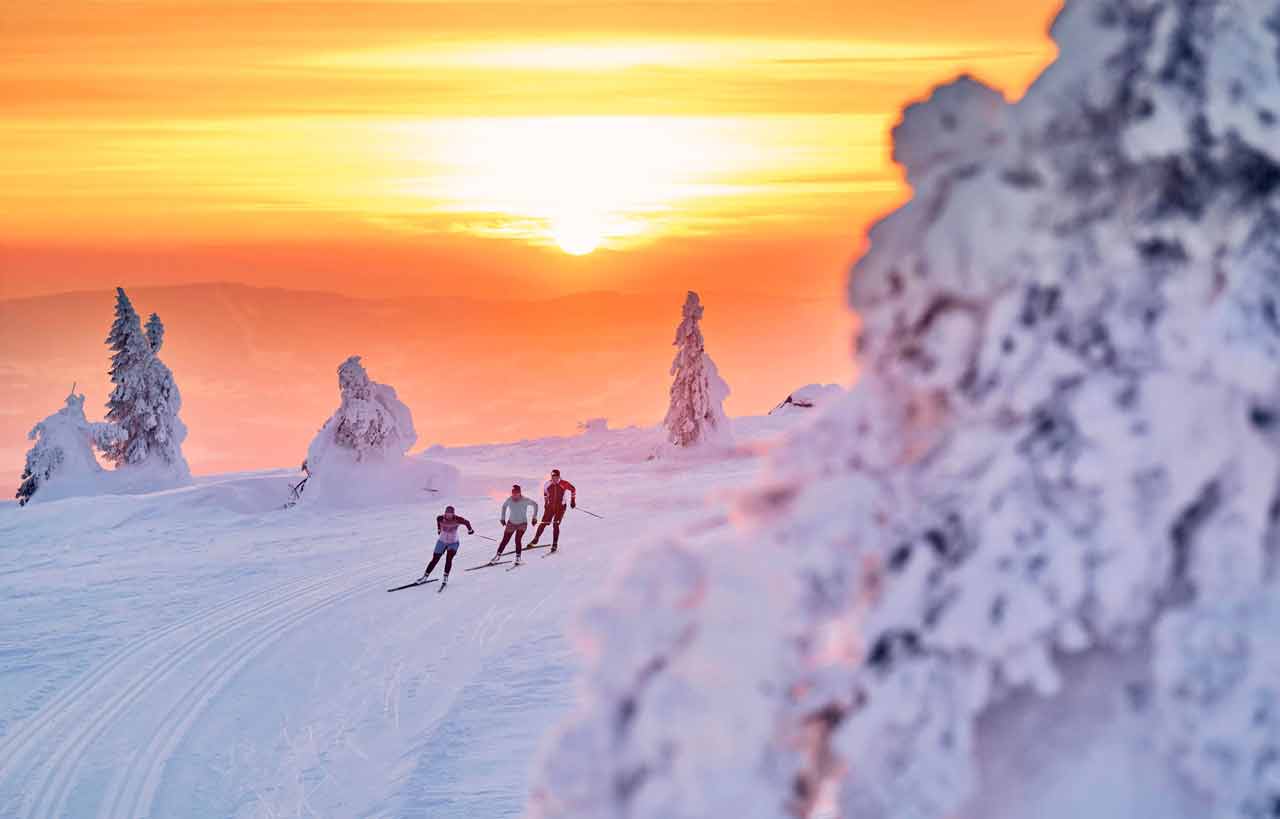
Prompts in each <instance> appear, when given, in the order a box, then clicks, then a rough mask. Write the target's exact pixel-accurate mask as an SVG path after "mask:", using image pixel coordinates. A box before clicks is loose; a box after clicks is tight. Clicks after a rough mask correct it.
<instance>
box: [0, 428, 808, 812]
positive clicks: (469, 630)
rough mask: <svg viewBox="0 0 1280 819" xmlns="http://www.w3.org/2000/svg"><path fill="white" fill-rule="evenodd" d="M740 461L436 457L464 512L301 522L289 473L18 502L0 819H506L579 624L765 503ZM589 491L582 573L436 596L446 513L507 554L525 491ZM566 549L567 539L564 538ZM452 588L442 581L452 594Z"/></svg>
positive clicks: (568, 686)
mask: <svg viewBox="0 0 1280 819" xmlns="http://www.w3.org/2000/svg"><path fill="white" fill-rule="evenodd" d="M798 422H799V421H798V420H797V419H796V418H795V417H793V416H788V417H785V418H777V417H775V418H762V419H747V420H743V421H740V422H738V424H737V426H738V428H739V432H738V434H739V443H740V444H742V443H743V442H744V441H750V440H751V439H755V441H756V445H751V446H745V447H740V450H739V451H738V453H737V454H735V455H732V456H726V457H724V458H719V459H715V460H709V461H705V462H682V463H672V462H664V461H644V460H642V458H641V457H640V454H639V453H640V452H641V451H642V449H641V448H640V445H641V442H642V441H645V440H647V439H648V434H647V433H642V432H640V431H634V430H631V431H620V432H604V433H592V434H588V435H584V436H580V437H577V438H564V439H548V440H543V441H532V442H522V443H517V444H509V445H499V446H486V447H471V448H465V449H455V450H438V449H437V450H432V451H431V453H430V458H431V459H432V460H437V461H442V462H444V463H447V464H449V465H451V466H453V467H456V468H457V469H458V470H459V471H460V473H461V480H460V481H459V486H460V488H459V490H458V497H444V496H441V495H440V494H438V493H432V492H428V491H426V489H425V488H424V491H423V493H422V494H423V499H422V501H421V503H415V504H399V505H390V506H382V507H372V508H361V509H343V510H338V509H317V508H314V507H307V506H305V505H303V506H299V507H297V508H295V509H291V510H281V509H280V508H279V507H280V505H281V503H282V502H283V501H284V500H285V499H286V498H287V494H288V484H289V482H290V480H291V479H292V478H293V475H292V473H289V472H268V473H250V474H239V475H225V476H216V477H211V478H205V479H200V480H198V481H197V484H196V485H195V486H193V487H187V488H184V489H180V490H173V491H168V492H160V493H154V494H148V495H133V496H124V495H119V496H99V497H81V498H69V499H65V500H60V501H55V502H50V503H44V504H33V505H31V506H28V507H27V508H25V509H19V508H18V507H17V506H16V505H15V504H13V503H7V504H5V505H4V506H3V507H0V555H3V563H2V564H0V603H2V604H3V611H4V616H3V618H0V816H3V817H15V819H34V817H64V816H72V817H147V816H151V817H173V816H185V817H280V816H325V817H345V816H350V817H432V819H447V818H448V817H481V816H482V817H494V818H495V819H496V817H508V816H518V815H520V814H521V813H522V810H523V806H524V801H525V797H526V794H527V792H528V786H529V781H528V778H529V771H530V768H531V765H532V763H533V761H534V759H535V757H536V755H537V754H538V753H539V749H540V746H541V744H542V740H543V736H544V733H545V732H546V730H547V729H548V728H549V727H551V726H552V725H553V724H554V723H555V722H556V721H557V720H558V719H559V718H561V717H562V715H563V713H564V712H565V710H566V708H567V707H568V706H569V705H570V704H571V702H572V698H573V688H572V679H573V677H574V674H575V672H576V670H577V667H576V663H577V659H576V657H577V655H576V651H575V649H574V646H573V644H572V641H571V638H570V636H569V634H570V632H571V628H572V623H573V619H574V614H575V612H576V611H577V610H578V609H579V608H580V607H581V606H582V605H583V603H584V601H587V600H590V599H591V597H592V595H593V594H594V593H596V592H597V591H598V589H599V588H600V587H601V585H602V583H603V581H604V580H605V579H606V577H607V576H608V575H609V574H610V572H611V571H613V569H614V567H615V565H616V564H618V563H619V562H620V561H625V560H627V559H628V555H629V553H631V552H632V551H633V550H634V549H635V548H636V547H637V546H639V545H640V544H642V543H644V542H648V541H650V540H652V539H654V538H657V537H658V536H660V535H661V534H662V533H663V532H666V531H671V530H679V529H682V528H689V527H691V526H696V525H697V524H698V523H699V522H700V521H704V520H706V519H707V518H708V517H709V516H711V515H714V512H713V511H712V510H710V509H709V507H708V506H707V504H706V501H707V499H708V498H710V497H713V496H714V495H716V494H717V493H722V492H727V491H731V490H732V489H733V488H734V487H737V486H742V485H744V484H746V483H747V482H749V481H750V480H751V479H752V477H753V475H754V474H755V473H756V470H757V469H758V467H759V464H758V460H759V458H758V455H759V453H760V452H761V451H763V450H764V449H765V448H767V444H763V445H761V443H760V442H764V441H767V440H768V439H770V438H771V437H772V436H776V435H778V434H779V433H781V432H782V431H783V430H785V429H786V428H787V427H788V426H793V425H795V424H796V423H798ZM553 466H554V467H559V468H561V469H562V470H563V471H564V474H565V476H566V477H567V478H569V479H570V480H572V481H573V482H574V483H576V484H577V486H578V487H579V500H580V503H581V505H582V507H583V508H586V509H590V510H591V511H593V512H596V513H598V514H601V515H603V516H604V517H605V519H603V520H601V519H596V518H593V517H590V516H588V515H585V514H582V513H581V512H580V511H579V512H574V511H571V512H570V513H569V514H568V515H567V517H566V519H565V523H564V531H563V535H562V538H561V542H562V548H561V552H560V554H557V555H556V556H554V557H552V558H550V559H543V558H542V557H541V556H542V555H545V554H546V553H547V551H546V550H538V551H535V552H532V553H531V554H530V555H529V556H528V560H527V565H525V566H523V567H521V568H520V569H518V570H516V571H513V572H507V571H505V567H497V568H490V569H484V570H480V571H474V572H466V571H463V569H465V568H467V567H469V566H474V565H477V564H480V563H483V562H485V561H486V560H487V559H488V558H489V557H490V556H491V555H492V553H493V551H494V547H495V544H493V543H491V542H489V541H486V540H482V539H480V538H477V537H468V536H466V535H465V533H464V535H463V545H462V548H461V550H460V552H459V554H458V557H457V559H456V562H455V565H454V572H453V575H452V576H451V578H450V583H449V586H448V589H447V590H446V591H445V592H444V593H442V594H437V592H436V589H437V587H438V586H437V584H431V585H428V586H424V587H421V588H413V589H407V590H404V591H400V592H396V593H394V594H387V593H386V591H385V590H386V589H387V588H388V587H390V586H393V585H399V584H400V583H404V582H407V581H409V580H412V579H413V578H414V577H416V576H418V575H419V574H420V573H421V572H422V569H423V566H424V565H425V562H426V560H427V559H428V558H429V556H430V548H431V546H432V545H433V544H434V541H435V530H434V525H433V524H434V516H435V515H436V514H437V513H438V512H439V511H440V510H441V509H442V508H443V506H444V505H445V504H446V503H453V504H454V505H456V506H457V507H458V511H459V513H461V514H463V515H465V516H467V517H469V518H470V519H471V520H472V522H473V523H474V524H475V526H476V530H477V532H478V533H480V534H486V535H490V536H497V535H498V534H499V527H498V509H499V505H500V502H501V499H502V497H503V496H504V495H505V494H506V492H507V491H508V490H509V487H510V484H511V483H512V482H513V481H518V482H521V483H522V484H523V485H524V486H525V488H526V492H527V493H528V494H531V495H533V496H535V497H538V498H539V500H540V490H539V488H540V486H541V479H540V478H539V476H544V475H545V473H546V472H547V471H548V470H549V469H550V468H551V467H553ZM549 538H550V529H548V531H547V533H546V535H545V536H544V540H545V539H549ZM442 567H443V563H442V564H441V567H440V568H437V570H436V576H439V574H440V572H441V570H442Z"/></svg>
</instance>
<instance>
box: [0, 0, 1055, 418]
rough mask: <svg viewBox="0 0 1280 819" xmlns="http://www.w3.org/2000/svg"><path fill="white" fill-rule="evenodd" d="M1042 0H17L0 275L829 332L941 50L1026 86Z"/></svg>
mask: <svg viewBox="0 0 1280 819" xmlns="http://www.w3.org/2000/svg"><path fill="white" fill-rule="evenodd" d="M1057 5H1058V3H1057V2H1054V1H1053V0H986V1H985V2H956V0H926V1H925V2H912V3H885V2H882V0H839V1H834V2H799V1H797V2H774V1H773V0H755V1H754V2H752V1H751V0H748V2H723V1H722V0H688V1H682V0H649V1H648V2H619V0H595V2H580V1H579V0H523V2H502V1H500V0H493V1H492V2H490V1H489V0H477V2H465V3H463V2H447V1H446V0H372V1H371V2H354V0H309V1H304V2H295V1H294V0H253V1H252V2H251V1H250V0H227V1H224V2H216V3H215V2H208V0H120V2H110V3H104V2H98V1H97V0H51V1H50V2H34V0H33V1H32V2H25V0H24V1H23V2H11V3H5V4H3V5H2V6H0V54H3V55H4V60H3V65H2V66H0V299H3V298H17V297H26V296H33V295H40V294H46V293H56V292H60V291H66V290H74V289H86V288H93V289H97V288H104V287H109V286H113V285H115V284H117V283H120V284H125V285H132V286H143V285H160V284H178V283H189V282H208V281H233V282H245V283H251V284H258V285H270V286H278V287H285V288H295V289H311V290H328V291H334V292H341V293H345V294H349V295H357V296H365V297H391V298H395V297H401V296H404V297H408V296H414V297H422V296H427V295H439V294H455V295H462V296H476V297H499V298H501V299H504V300H513V299H514V300H516V301H519V300H520V299H521V298H537V297H545V296H556V295H562V294H567V293H573V292H587V291H622V292H633V293H639V292H648V293H658V292H661V293H674V294H676V295H677V296H678V295H679V294H680V293H682V292H683V290H684V289H686V288H698V289H702V290H705V291H711V292H715V291H717V290H719V291H741V290H751V291H755V292H760V293H779V292H781V293H786V294H795V295H800V296H805V297H820V298H830V299H831V300H832V312H831V326H832V328H833V330H832V331H833V332H844V330H843V325H842V322H843V321H844V319H843V317H842V316H840V315H839V309H840V308H839V304H838V297H837V296H836V294H837V292H838V291H839V287H840V285H841V283H842V281H843V278H844V275H845V268H846V264H847V262H848V261H849V259H850V258H851V257H852V255H853V254H854V253H855V252H856V250H857V248H858V246H859V241H860V240H859V237H860V236H861V234H862V232H863V230H864V228H865V226H866V224H867V222H868V221H869V220H871V219H872V218H873V217H874V216H875V215H877V214H879V213H882V212H884V211H885V210H886V209H888V208H889V207H891V206H892V205H893V204H894V203H895V202H898V201H900V200H901V199H902V198H903V196H905V191H904V189H903V186H902V183H901V179H900V174H899V173H898V171H897V170H896V169H895V168H894V167H892V165H891V164H890V162H889V160H888V146H887V133H888V129H889V128H890V127H891V126H892V124H893V122H894V120H895V119H896V116H897V112H898V111H899V110H900V108H901V105H902V104H903V103H904V102H905V101H908V100H911V99H916V98H919V97H920V96H921V95H923V94H924V93H926V92H927V90H928V88H929V87H930V86H931V85H932V84H934V83H936V82H940V81H944V80H946V79H949V78H951V77H953V76H954V75H955V74H957V73H958V72H960V71H969V72H971V73H975V74H977V75H978V76H979V77H981V78H983V79H985V80H987V81H989V82H992V83H994V84H997V85H998V86H1000V87H1003V88H1005V89H1006V90H1007V91H1008V92H1009V93H1010V94H1011V95H1016V94H1019V93H1021V91H1022V90H1023V88H1024V87H1025V86H1026V84H1027V83H1028V82H1029V80H1030V79H1031V78H1032V77H1033V76H1034V75H1035V74H1036V73H1037V72H1038V71H1039V70H1040V69H1041V68H1042V67H1043V65H1044V64H1045V63H1046V62H1047V61H1048V60H1049V59H1051V58H1052V45H1051V44H1050V42H1049V41H1048V39H1047V37H1046V35H1045V31H1046V28H1047V25H1048V23H1049V21H1050V19H1051V16H1052V14H1053V11H1054V9H1055V8H1056V6H1057ZM597 246H598V248H597ZM565 249H567V250H570V251H573V252H577V253H582V252H584V251H589V250H592V249H594V252H588V253H585V255H578V256H575V255H570V254H569V253H567V252H565ZM677 301H678V298H677ZM780 309H783V310H785V309H786V308H785V306H783V307H781V308H780ZM283 319H284V320H287V317H283ZM837 328H839V329H837ZM753 331H756V332H766V333H767V332H768V328H756V329H755V330H753ZM663 343H665V340H664V342H663ZM97 352H98V351H94V353H95V354H96V353H97ZM324 370H325V372H326V373H328V372H329V371H330V370H331V367H330V366H328V363H327V362H326V364H325V366H324ZM731 380H732V379H731ZM811 380H812V379H811ZM738 409H741V410H749V409H754V408H752V407H740V408H738ZM655 420H656V419H655Z"/></svg>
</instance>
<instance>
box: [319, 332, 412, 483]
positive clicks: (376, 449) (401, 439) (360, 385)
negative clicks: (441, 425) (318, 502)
mask: <svg viewBox="0 0 1280 819" xmlns="http://www.w3.org/2000/svg"><path fill="white" fill-rule="evenodd" d="M338 389H339V390H340V391H341V394H342V403H341V404H340V405H339V406H338V409H337V410H336V411H335V412H334V413H333V415H332V416H331V417H330V418H329V420H328V421H325V423H324V426H323V427H321V428H320V431H319V432H318V433H316V437H315V438H314V439H313V440H312V441H311V446H310V448H309V449H308V450H307V461H306V465H307V469H308V470H310V474H311V475H312V476H317V475H322V474H324V472H325V470H326V469H327V468H329V466H330V464H333V463H341V464H351V463H363V462H379V461H386V460H389V459H397V458H400V457H402V456H403V455H404V454H405V453H406V452H408V451H409V448H410V447H412V446H413V444H414V442H416V441H417V440H418V433H417V432H416V431H415V430H414V428H413V414H412V413H411V412H410V411H409V408H408V407H407V406H405V404H404V403H403V402H402V401H400V399H399V398H398V397H397V396H396V391H395V388H393V387H391V386H388V385H386V384H379V383H378V382H376V381H374V380H373V379H371V378H369V374H368V373H367V372H366V371H365V369H364V366H363V365H362V364H361V363H360V356H358V355H353V356H351V357H350V358H348V359H347V360H346V361H344V362H342V365H341V366H339V367H338Z"/></svg>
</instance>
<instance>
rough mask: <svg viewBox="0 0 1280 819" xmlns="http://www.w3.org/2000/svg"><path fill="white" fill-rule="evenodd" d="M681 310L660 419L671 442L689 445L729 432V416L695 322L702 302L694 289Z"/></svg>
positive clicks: (723, 386) (724, 387)
mask: <svg viewBox="0 0 1280 819" xmlns="http://www.w3.org/2000/svg"><path fill="white" fill-rule="evenodd" d="M682 313H683V315H682V318H681V321H680V326H679V327H677V328H676V338H675V341H674V342H673V343H674V344H675V346H676V348H677V349H676V356H675V360H674V361H672V362H671V375H672V376H674V377H675V380H674V381H673V382H672V384H671V405H670V407H669V408H668V409H667V416H666V418H665V420H663V422H662V423H663V426H664V427H665V428H666V431H667V440H668V441H669V442H670V443H671V444H672V445H673V446H677V447H691V446H696V445H697V444H701V443H705V442H708V441H715V440H719V439H723V438H725V437H726V436H727V435H728V434H729V419H728V417H727V416H725V413H724V400H725V399H726V398H727V397H728V396H729V386H728V385H727V384H726V383H725V382H724V379H722V378H721V377H720V373H719V371H718V370H717V369H716V365H715V362H713V361H712V360H711V356H709V355H707V352H706V345H705V343H704V342H703V339H702V330H701V328H699V326H698V322H700V321H701V320H702V303H701V302H700V301H699V300H698V294H697V293H694V292H693V291H689V295H688V296H687V297H686V298H685V302H684V308H683V311H682Z"/></svg>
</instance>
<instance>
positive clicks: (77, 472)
mask: <svg viewBox="0 0 1280 819" xmlns="http://www.w3.org/2000/svg"><path fill="white" fill-rule="evenodd" d="M27 437H28V438H29V439H30V440H32V441H35V444H34V445H33V446H32V447H31V449H30V450H29V451H28V452H27V463H26V468H25V469H23V471H22V485H21V486H19V487H18V493H17V498H18V505H20V506H25V505H26V504H27V503H28V502H30V501H31V500H33V499H36V496H37V493H38V495H39V498H38V499H39V500H51V499H53V498H59V497H65V496H67V495H80V494H91V493H93V492H95V491H98V489H99V488H100V485H101V483H102V476H103V474H104V472H105V470H104V469H103V468H102V466H101V465H100V464H99V463H98V460H97V458H95V457H94V454H93V449H94V447H97V448H99V449H101V450H104V451H105V450H107V449H109V448H110V447H112V446H115V445H116V444H117V443H119V442H120V441H121V440H122V439H123V438H124V430H122V429H120V427H118V426H116V425H115V424H111V423H103V422H101V421H97V422H90V421H89V420H88V419H87V418H85V414H84V396H83V395H76V394H75V392H74V391H73V392H72V393H71V394H70V395H68V396H67V403H66V406H64V407H63V408H62V409H60V410H58V411H57V412H55V413H54V414H53V415H50V416H49V417H48V418H46V419H44V420H43V421H41V422H40V423H38V424H36V425H35V426H34V427H33V428H32V429H31V432H30V434H28V435H27Z"/></svg>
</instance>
